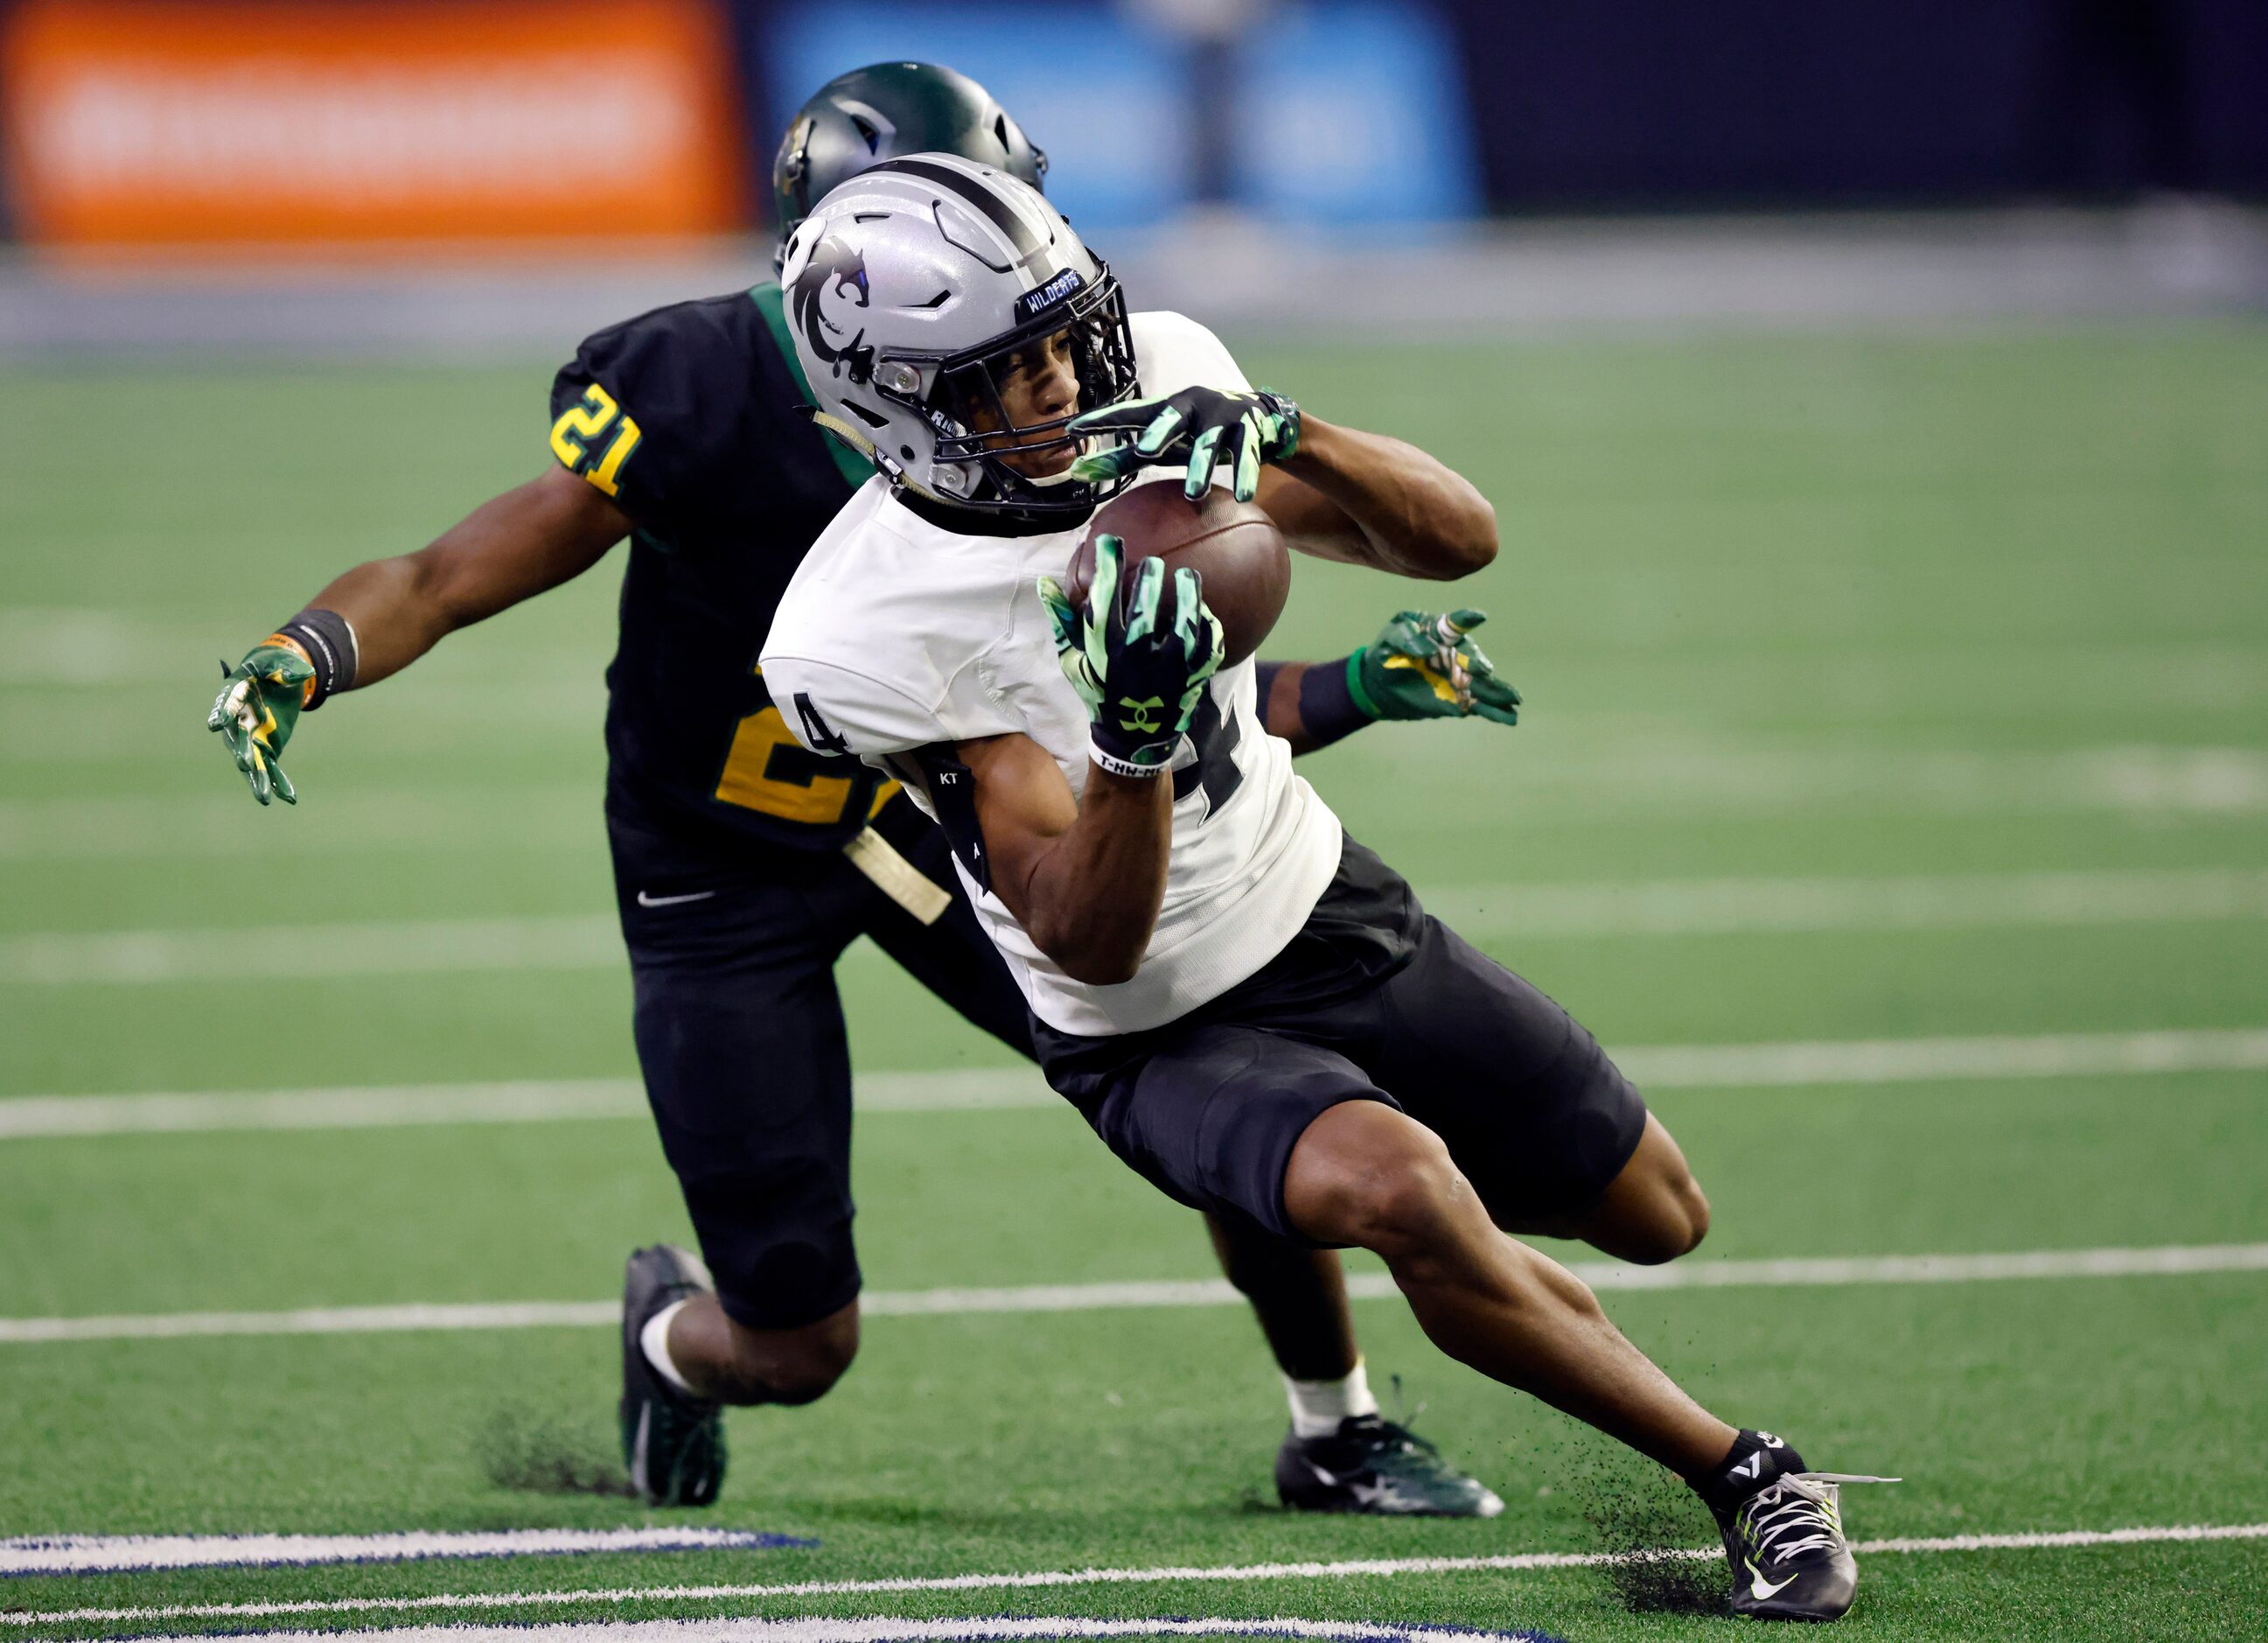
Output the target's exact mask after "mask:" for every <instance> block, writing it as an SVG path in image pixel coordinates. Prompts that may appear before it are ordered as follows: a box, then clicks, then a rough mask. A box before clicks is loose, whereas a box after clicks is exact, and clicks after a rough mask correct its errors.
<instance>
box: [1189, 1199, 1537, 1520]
mask: <svg viewBox="0 0 2268 1643" xmlns="http://www.w3.org/2000/svg"><path fill="white" fill-rule="evenodd" d="M1205 1227H1206V1229H1207V1230H1208V1231H1209V1232H1210V1233H1211V1235H1212V1242H1213V1250H1214V1253H1215V1254H1216V1255H1217V1256H1219V1259H1220V1266H1221V1271H1224V1272H1226V1274H1227V1275H1228V1281H1229V1282H1230V1283H1232V1284H1233V1285H1234V1286H1236V1288H1237V1290H1238V1291H1239V1292H1240V1293H1241V1294H1242V1295H1243V1296H1244V1298H1245V1299H1246V1300H1249V1301H1250V1302H1251V1303H1252V1310H1253V1313H1254V1315H1256V1317H1257V1318H1258V1319H1259V1320H1260V1329H1261V1332H1262V1333H1263V1335H1265V1336H1266V1337H1267V1338H1268V1347H1269V1351H1270V1352H1272V1353H1273V1354H1274V1355H1275V1359H1276V1366H1277V1367H1278V1369H1279V1370H1280V1371H1282V1373H1283V1377H1284V1392H1285V1397H1286V1398H1287V1399H1288V1400H1289V1401H1290V1403H1291V1405H1292V1424H1291V1427H1290V1429H1289V1430H1287V1431H1286V1432H1285V1434H1284V1441H1283V1443H1282V1445H1281V1446H1279V1447H1278V1449H1277V1451H1276V1493H1277V1497H1278V1499H1281V1500H1282V1501H1283V1502H1284V1504H1285V1505H1286V1506H1288V1507H1294V1508H1296V1509H1298V1510H1300V1511H1302V1512H1357V1513H1365V1514H1369V1515H1372V1516H1376V1517H1494V1516H1496V1515H1497V1514H1499V1513H1500V1512H1502V1511H1503V1510H1504V1502H1503V1500H1502V1499H1499V1497H1498V1495H1497V1493H1496V1492H1495V1491H1494V1490H1492V1489H1491V1488H1490V1487H1489V1486H1488V1485H1485V1484H1484V1483H1482V1482H1481V1481H1480V1480H1479V1479H1478V1478H1476V1477H1471V1476H1469V1475H1468V1474H1467V1473H1465V1472H1463V1471H1461V1470H1459V1469H1458V1468H1457V1467H1455V1466H1454V1465H1453V1464H1452V1463H1451V1462H1448V1461H1447V1460H1446V1459H1444V1458H1443V1456H1442V1455H1441V1452H1440V1449H1438V1448H1435V1447H1434V1445H1433V1444H1432V1442H1431V1441H1430V1440H1426V1439H1424V1438H1420V1437H1418V1435H1417V1434H1416V1433H1413V1432H1411V1431H1410V1428H1409V1427H1407V1426H1403V1424H1402V1423H1401V1421H1400V1420H1399V1419H1398V1418H1396V1419H1388V1418H1387V1417H1386V1416H1384V1415H1383V1414H1381V1412H1380V1411H1379V1407H1378V1399H1377V1397H1376V1396H1375V1395H1374V1394H1373V1392H1372V1391H1371V1389H1370V1376H1369V1372H1368V1370H1367V1368H1366V1366H1365V1365H1364V1363H1363V1360H1362V1354H1361V1352H1360V1351H1359V1349H1358V1348H1357V1346H1356V1345H1355V1337H1354V1318H1353V1315H1352V1314H1351V1312H1350V1311H1349V1309H1348V1307H1347V1291H1346V1271H1345V1268H1344V1266H1343V1265H1342V1264H1341V1263H1340V1261H1339V1256H1338V1251H1337V1250H1336V1249H1314V1248H1312V1247H1311V1246H1309V1245H1307V1244H1306V1243H1303V1242H1300V1241H1295V1240H1292V1239H1289V1238H1283V1237H1279V1236H1277V1235H1276V1234H1271V1233H1270V1232H1268V1231H1266V1230H1265V1229H1263V1228H1262V1227H1258V1226H1256V1225H1255V1224H1254V1223H1253V1222H1252V1221H1250V1220H1249V1219H1247V1218H1245V1217H1243V1216H1241V1215H1229V1214H1223V1213H1219V1212H1211V1211H1208V1212H1206V1215H1205ZM1395 1413H1396V1415H1397V1416H1398V1415H1399V1413H1400V1411H1395Z"/></svg>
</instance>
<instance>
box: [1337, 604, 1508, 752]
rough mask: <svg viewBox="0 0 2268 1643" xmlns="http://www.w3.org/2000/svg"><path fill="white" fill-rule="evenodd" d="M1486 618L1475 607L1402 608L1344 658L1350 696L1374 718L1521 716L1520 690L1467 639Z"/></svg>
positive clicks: (1501, 721)
mask: <svg viewBox="0 0 2268 1643" xmlns="http://www.w3.org/2000/svg"><path fill="white" fill-rule="evenodd" d="M1487 620H1488V618H1487V616H1485V615H1483V614H1482V613H1481V612H1479V611H1477V610H1453V611H1450V612H1449V613H1448V614H1447V615H1427V614H1426V613H1425V612H1424V611H1419V610H1405V611H1403V612H1402V613H1401V614H1400V615H1396V616H1395V618H1394V620H1393V621H1391V622H1389V623H1387V624H1386V626H1385V628H1384V630H1382V631H1381V632H1380V634H1379V636H1378V637H1377V638H1376V639H1375V640H1374V641H1373V642H1372V643H1371V644H1369V645H1365V646H1364V647H1363V648H1362V649H1361V650H1359V651H1357V652H1355V653H1354V654H1353V655H1351V656H1350V657H1348V658H1347V685H1348V687H1349V689H1351V691H1352V693H1353V696H1354V699H1355V704H1356V705H1357V706H1359V707H1360V708H1361V709H1362V710H1363V711H1365V712H1366V713H1368V714H1369V715H1370V716H1371V717H1372V718H1464V717H1466V716H1467V715H1469V714H1478V715H1479V716H1480V717H1481V718H1491V719H1494V720H1495V721H1496V722H1497V723H1498V724H1499V725H1517V724H1518V723H1520V692H1519V691H1517V690H1515V689H1513V688H1512V687H1511V686H1510V685H1508V684H1506V682H1504V681H1503V680H1501V679H1499V678H1498V677H1497V676H1496V665H1495V664H1494V663H1493V662H1491V661H1490V660H1489V659H1488V658H1487V657H1486V656H1485V655H1484V654H1482V652H1481V648H1480V646H1479V645H1475V644H1474V643H1473V641H1472V637H1471V635H1472V630H1474V629H1475V628H1477V627H1479V626H1480V625H1481V623H1484V622H1486V621H1487Z"/></svg>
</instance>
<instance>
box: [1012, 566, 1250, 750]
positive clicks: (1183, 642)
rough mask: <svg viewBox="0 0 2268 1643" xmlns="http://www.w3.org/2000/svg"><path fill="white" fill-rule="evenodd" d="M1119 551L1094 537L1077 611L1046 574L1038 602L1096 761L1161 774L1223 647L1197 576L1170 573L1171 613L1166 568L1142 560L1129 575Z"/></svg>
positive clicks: (1216, 620)
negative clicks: (1089, 574)
mask: <svg viewBox="0 0 2268 1643" xmlns="http://www.w3.org/2000/svg"><path fill="white" fill-rule="evenodd" d="M1125 554H1126V545H1125V543H1124V542H1121V541H1120V540H1119V539H1118V538H1117V537H1116V536H1098V537H1096V538H1095V539H1094V577H1093V578H1091V579H1090V580H1089V582H1088V584H1087V590H1086V600H1084V601H1083V602H1080V603H1077V604H1074V603H1073V602H1072V601H1071V596H1070V595H1069V594H1068V593H1065V592H1064V588H1063V585H1062V584H1061V583H1060V582H1058V581H1057V580H1056V578H1053V577H1051V576H1043V577H1042V578H1040V597H1041V599H1042V600H1044V601H1045V602H1046V604H1047V608H1048V621H1049V623H1050V624H1051V625H1052V626H1053V627H1054V629H1055V635H1056V659H1057V661H1058V662H1059V663H1060V664H1061V665H1062V667H1063V670H1064V678H1066V679H1068V680H1070V681H1071V688H1072V689H1075V690H1077V691H1078V692H1079V699H1080V700H1081V701H1083V702H1085V703H1086V714H1087V718H1088V719H1089V721H1090V729H1089V732H1088V734H1089V740H1090V742H1091V750H1092V752H1093V754H1094V762H1095V763H1097V764H1099V765H1101V767H1102V768H1103V769H1104V770H1108V771H1110V772H1111V773H1112V774H1114V775H1117V776H1162V775H1164V774H1165V773H1166V772H1167V770H1169V769H1170V768H1171V767H1172V765H1173V762H1174V750H1175V748H1177V747H1178V746H1180V744H1181V740H1182V735H1183V733H1186V732H1187V731H1188V729H1189V720H1190V719H1191V718H1194V717H1195V716H1196V713H1197V702H1198V700H1199V699H1200V698H1201V697H1202V696H1204V688H1205V682H1206V681H1207V680H1209V679H1211V677H1212V676H1213V674H1214V673H1215V672H1216V671H1217V670H1218V669H1219V667H1220V664H1221V659H1222V658H1223V656H1224V655H1226V652H1227V645H1226V641H1225V639H1224V638H1223V637H1222V634H1221V627H1220V621H1219V618H1218V617H1217V616H1215V615H1213V614H1212V612H1211V611H1210V610H1207V609H1206V608H1205V605H1204V589H1203V587H1202V586H1201V585H1200V583H1199V581H1198V578H1197V572H1196V571H1193V570H1191V569H1189V567H1188V566H1186V565H1184V566H1182V568H1181V569H1179V570H1177V571H1175V572H1174V573H1173V582H1172V587H1173V608H1172V610H1171V611H1170V612H1168V611H1167V610H1166V609H1165V601H1166V588H1167V579H1166V563H1165V561H1164V560H1162V559H1156V558H1152V559H1145V560H1142V561H1141V562H1140V563H1139V564H1136V565H1135V566H1134V568H1133V571H1132V573H1131V574H1128V573H1127V571H1126V563H1125Z"/></svg>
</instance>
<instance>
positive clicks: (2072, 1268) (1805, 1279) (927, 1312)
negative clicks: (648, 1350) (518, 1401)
mask: <svg viewBox="0 0 2268 1643" xmlns="http://www.w3.org/2000/svg"><path fill="white" fill-rule="evenodd" d="M1569 1267H1570V1270H1571V1271H1573V1272H1574V1273H1575V1274H1576V1276H1578V1277H1579V1278H1582V1279H1583V1280H1584V1281H1585V1282H1586V1283H1587V1284H1589V1285H1590V1286H1591V1287H1592V1288H1594V1289H1602V1290H1664V1289H1751V1288H1780V1287H1801V1288H1829V1289H1839V1288H1849V1287H1853V1286H1865V1285H1880V1284H1977V1283H1992V1282H1999V1281H2004V1280H2008V1279H2018V1278H2172V1277H2181V1276H2185V1275H2189V1274H2193V1273H2200V1272H2262V1271H2268V1243H2239V1244H2169V1245H2160V1246H2155V1247H2151V1248H2144V1249H2026V1250H2014V1251H2007V1252H1999V1253H1990V1254H1982V1255H1889V1256H1813V1257H1790V1258H1786V1259H1775V1260H1749V1261H1680V1262H1676V1263H1675V1264H1671V1265H1668V1266H1626V1265H1624V1264H1622V1263H1620V1262H1616V1261H1577V1262H1572V1263H1570V1264H1569ZM1347 1293H1349V1294H1350V1295H1352V1296H1353V1297H1354V1298H1355V1299H1357V1300H1384V1299H1387V1298H1389V1297H1391V1296H1392V1295H1394V1294H1395V1287H1394V1282H1393V1280H1392V1279H1391V1278H1388V1277H1387V1276H1386V1275H1385V1274H1384V1273H1380V1272H1355V1273H1350V1274H1349V1275H1348V1277H1347ZM1242 1300H1243V1297H1242V1296H1241V1295H1239V1294H1238V1293H1236V1291H1234V1290H1233V1289H1232V1288H1230V1287H1229V1286H1228V1284H1227V1282H1226V1280H1225V1279H1222V1278H1167V1279H1136V1280H1130V1281H1127V1282H1122V1283H1100V1284H1032V1285H1024V1286H1016V1287H1003V1288H997V1289H984V1288H968V1289H961V1288H955V1289H913V1290H887V1289H884V1290H869V1291H868V1292H867V1293H865V1295H864V1296H863V1297H862V1298H861V1300H860V1303H859V1305H860V1309H861V1310H862V1311H863V1312H865V1314H866V1315H868V1316H869V1317H939V1316H964V1315H988V1314H1011V1313H1033V1312H1110V1311H1120V1310H1124V1309H1127V1308H1149V1307H1232V1306H1238V1305H1241V1304H1242ZM620 1316H621V1308H620V1305H619V1303H617V1302H615V1301H613V1300H519V1301H502V1302H497V1301H460V1302H441V1303H432V1304H425V1305H407V1306H387V1307H319V1308H303V1309H301V1310H298V1311H290V1312H151V1313H124V1314H119V1315H113V1316H108V1317H101V1316H93V1317H61V1318H0V1345H37V1344H42V1343H47V1342H54V1341H114V1340H164V1339H178V1338H180V1337H187V1336H201V1335H373V1334H375V1335H394V1334H401V1333H406V1332H409V1331H414V1330H527V1329H581V1328H596V1327H599V1326H600V1325H607V1326H611V1325H613V1324H614V1323H616V1322H617V1321H618V1320H619V1318H620Z"/></svg>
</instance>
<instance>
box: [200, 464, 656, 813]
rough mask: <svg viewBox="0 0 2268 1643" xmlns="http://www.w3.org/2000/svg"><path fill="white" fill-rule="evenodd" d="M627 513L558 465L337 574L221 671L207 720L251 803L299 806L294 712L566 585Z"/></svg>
mask: <svg viewBox="0 0 2268 1643" xmlns="http://www.w3.org/2000/svg"><path fill="white" fill-rule="evenodd" d="M628 534H630V519H629V516H628V515H626V514H624V513H623V512H622V510H621V509H620V508H618V507H616V506H615V505H614V504H613V503H612V502H610V501H608V498H607V497H605V496H604V495H603V494H602V493H601V492H600V491H599V490H597V489H596V488H595V487H593V486H592V485H590V484H588V483H585V482H584V481H583V480H582V479H579V478H578V477H577V476H576V475H573V474H571V473H570V472H568V471H567V470H566V469H565V468H551V469H549V470H547V471H546V472H545V473H543V474H541V475H539V476H538V477H536V478H534V479H532V480H530V481H528V482H527V483H526V484H524V485H517V486H514V487H513V488H512V490H507V491H505V492H504V494H503V495H501V496H498V497H493V498H491V499H490V500H489V501H487V502H485V503H482V505H480V506H479V507H477V508H475V509H474V510H473V512H471V513H469V514H468V515H466V516H465V518H464V519H461V520H460V521H459V522H458V523H457V524H455V525H453V526H452V527H450V528H449V529H448V530H446V531H445V532H443V533H442V534H440V535H439V536H438V537H437V538H435V539H434V541H433V542H431V543H429V544H428V545H427V546H425V547H423V548H422V549H418V550H417V551H416V553H409V554H398V555H395V556H393V557H390V558H386V559H372V560H371V561H369V562H368V563H367V564H358V565H357V566H355V567H354V568H353V569H352V570H350V571H346V572H345V573H343V574H342V575H341V576H339V577H337V578H334V579H333V580H332V581H331V582H330V583H329V584H328V586H325V587H324V588H323V589H322V591H321V592H320V593H317V594H316V595H315V597H314V598H313V600H310V601H309V602H308V605H307V608H306V610H304V611H302V612H301V613H300V614H299V615H297V616H294V617H293V618H292V619H291V621H290V622H287V623H284V626H283V628H281V629H279V630H277V631H276V632H275V633H273V634H271V635H270V636H269V637H268V638H266V639H264V640H262V641H261V643H260V644H259V645H254V647H253V648H252V650H251V651H250V652H247V654H246V656H245V658H244V659H243V660H242V661H241V662H239V664H238V665H237V666H236V667H234V668H232V669H225V674H226V676H225V679H224V680H223V682H222V687H221V693H220V696H219V697H218V698H217V700H216V701H215V702H214V704H213V711H212V714H211V716H210V718H208V719H207V721H206V723H207V724H208V726H210V728H211V729H213V730H215V731H217V732H219V733H221V734H222V736H223V737H224V739H225V740H226V742H227V744H228V748H229V751H230V752H231V753H232V755H234V756H235V759H236V763H237V768H238V769H239V770H241V771H243V772H244V777H245V780H246V781H247V783H249V784H250V785H251V788H252V794H253V797H254V798H255V799H258V800H259V801H260V802H261V804H263V805H264V804H266V803H268V802H269V799H271V798H275V799H283V800H284V802H285V803H287V804H295V803H297V802H298V793H297V792H296V790H294V788H293V787H292V785H291V778H290V777H287V776H285V775H284V770H283V766H282V764H281V763H280V760H281V758H282V755H283V752H284V744H285V743H287V742H288V741H290V740H291V733H292V731H293V729H294V728H295V727H296V726H297V725H298V718H299V715H300V714H301V713H302V712H304V711H306V710H308V709H310V708H313V707H316V706H319V705H320V704H321V703H322V702H323V701H324V700H325V698H327V697H328V696H332V695H334V694H335V693H336V692H338V691H341V690H349V689H357V688H358V687H360V686H364V685H371V684H375V683H377V682H379V680H381V679H384V678H386V677H387V676H388V675H390V674H396V673H399V672H400V671H401V669H402V668H404V667H408V666H409V664H410V663H411V662H414V661H416V659H418V658H419V657H420V656H423V654H424V653H425V652H428V651H430V650H431V649H432V648H433V647H434V646H435V645H438V644H439V643H440V642H441V641H442V640H443V639H444V638H446V637H448V636H449V635H450V634H452V633H453V632H455V631H456V630H458V629H459V628H462V627H468V626H470V625H471V624H472V623H475V622H482V621H485V620H486V619H487V618H488V617H490V616H493V615H496V614H497V612H498V611H501V610H506V609H509V608H511V607H512V606H513V605H516V604H519V602H520V601H521V600H525V599H531V598H533V597H534V596H535V595H536V594H538V593H544V592H547V591H549V589H551V588H554V587H556V586H559V585H560V584H561V583H563V582H567V581H571V580H572V579H573V578H576V577H578V576H580V575H581V574H582V573H583V572H584V571H587V570H589V569H590V568H591V567H592V566H593V565H594V564H597V563H598V562H599V560H600V558H602V557H603V556H605V555H606V552H607V550H608V549H609V548H612V547H613V546H614V545H615V543H616V542H620V541H621V540H622V538H623V537H624V536H626V535H628Z"/></svg>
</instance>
